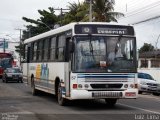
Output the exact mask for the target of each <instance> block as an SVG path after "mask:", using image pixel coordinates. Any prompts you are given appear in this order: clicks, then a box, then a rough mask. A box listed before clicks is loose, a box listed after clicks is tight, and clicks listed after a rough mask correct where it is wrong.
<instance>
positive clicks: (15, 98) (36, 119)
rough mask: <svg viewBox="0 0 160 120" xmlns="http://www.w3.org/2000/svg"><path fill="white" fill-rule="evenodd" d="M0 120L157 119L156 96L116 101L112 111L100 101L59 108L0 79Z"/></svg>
mask: <svg viewBox="0 0 160 120" xmlns="http://www.w3.org/2000/svg"><path fill="white" fill-rule="evenodd" d="M0 120H160V96H153V95H150V94H143V95H139V98H138V99H135V100H130V99H127V100H124V99H122V100H118V102H117V104H116V105H115V107H113V108H110V107H109V106H107V105H106V104H105V102H104V100H78V101H71V102H70V104H69V105H68V106H59V105H58V103H57V100H56V98H55V96H54V95H50V94H45V93H43V92H41V93H40V94H39V95H38V96H32V94H31V88H30V86H27V85H26V84H25V83H2V82H1V80H0Z"/></svg>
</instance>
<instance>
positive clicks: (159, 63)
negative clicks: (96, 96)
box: [151, 60, 160, 68]
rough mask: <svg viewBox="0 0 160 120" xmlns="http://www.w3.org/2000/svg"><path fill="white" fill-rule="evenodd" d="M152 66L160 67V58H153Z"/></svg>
mask: <svg viewBox="0 0 160 120" xmlns="http://www.w3.org/2000/svg"><path fill="white" fill-rule="evenodd" d="M151 67H154V68H159V67H160V60H151Z"/></svg>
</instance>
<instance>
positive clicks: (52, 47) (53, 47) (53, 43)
mask: <svg viewBox="0 0 160 120" xmlns="http://www.w3.org/2000/svg"><path fill="white" fill-rule="evenodd" d="M49 43H50V46H49V51H50V52H49V54H50V55H49V58H50V60H55V50H56V37H52V38H51V40H50V42H49Z"/></svg>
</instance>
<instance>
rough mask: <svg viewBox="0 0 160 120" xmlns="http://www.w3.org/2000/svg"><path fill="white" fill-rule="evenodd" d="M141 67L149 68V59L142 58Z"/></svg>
mask: <svg viewBox="0 0 160 120" xmlns="http://www.w3.org/2000/svg"><path fill="white" fill-rule="evenodd" d="M140 67H141V68H147V67H148V60H141V65H140Z"/></svg>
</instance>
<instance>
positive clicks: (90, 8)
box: [89, 0, 92, 22]
mask: <svg viewBox="0 0 160 120" xmlns="http://www.w3.org/2000/svg"><path fill="white" fill-rule="evenodd" d="M89 22H92V0H90V2H89Z"/></svg>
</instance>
